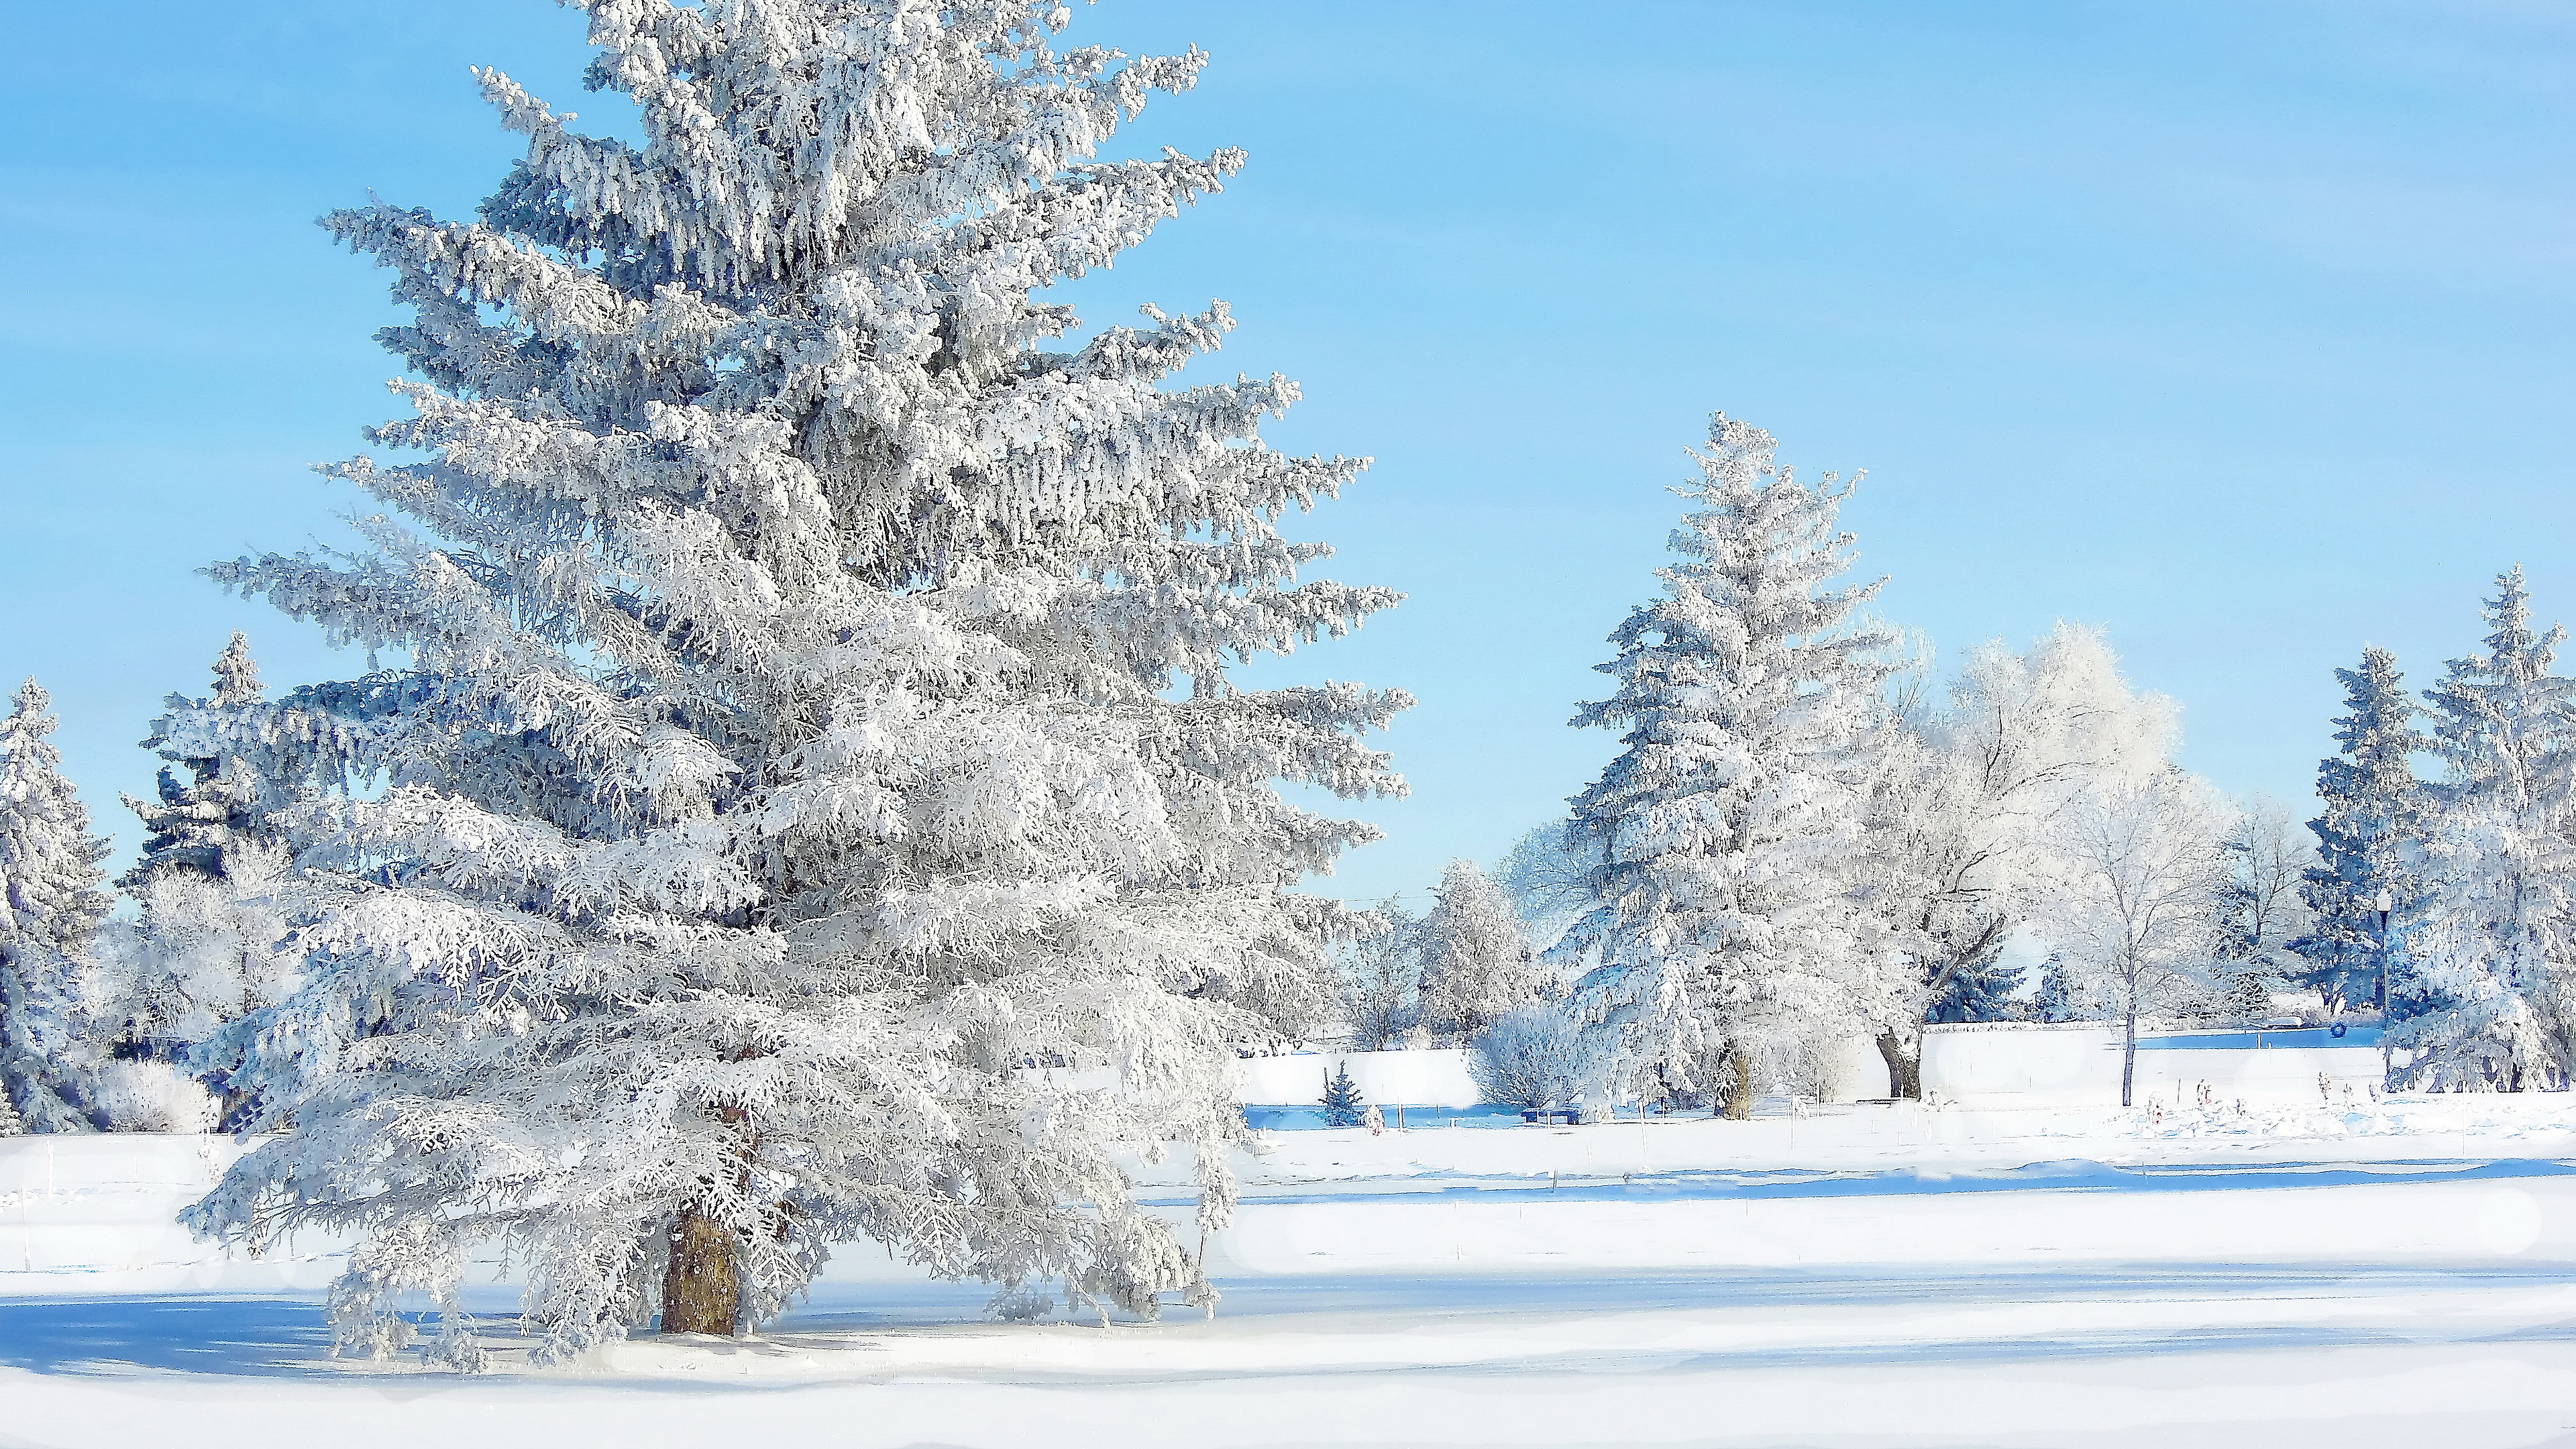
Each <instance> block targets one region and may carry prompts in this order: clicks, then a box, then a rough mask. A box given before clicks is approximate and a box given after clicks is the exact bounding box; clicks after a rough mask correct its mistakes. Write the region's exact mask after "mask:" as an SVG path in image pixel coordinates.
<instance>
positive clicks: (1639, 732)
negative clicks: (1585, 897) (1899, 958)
mask: <svg viewBox="0 0 2576 1449" xmlns="http://www.w3.org/2000/svg"><path fill="white" fill-rule="evenodd" d="M1774 450H1775V444H1774V443H1773V441H1772V438H1771V435H1770V434H1768V433H1766V432H1763V431H1762V430H1761V429H1759V428H1755V427H1752V426H1750V425H1748V424H1746V423H1743V422H1740V421H1737V420H1736V419H1733V418H1729V417H1727V416H1726V415H1725V414H1723V413H1720V414H1718V415H1717V416H1716V417H1715V418H1714V419H1713V420H1712V422H1711V424H1710V428H1709V446H1708V450H1707V451H1706V452H1705V453H1701V454H1697V455H1696V456H1697V457H1698V460H1699V463H1700V467H1701V478H1700V481H1699V482H1698V483H1697V484H1695V485H1694V486H1691V487H1688V488H1683V489H1679V490H1676V491H1678V492H1679V493H1680V494H1681V496H1682V497H1684V498H1685V499H1687V500H1689V503H1690V512H1689V513H1688V514H1686V515H1685V516H1684V518H1683V520H1682V526H1681V527H1680V528H1678V529H1676V530H1675V531H1674V532H1673V535H1672V539H1671V547H1672V550H1673V552H1674V553H1676V554H1678V555H1680V559H1679V561H1677V562H1675V563H1672V564H1669V565H1666V566H1665V567H1664V568H1662V569H1659V570H1657V575H1658V577H1660V578H1661V579H1662V580H1663V586H1664V588H1663V596H1662V597H1660V598H1658V599H1655V600H1653V601H1651V602H1649V603H1646V604H1643V605H1640V606H1639V607H1638V608H1637V609H1636V610H1635V611H1633V612H1632V613H1630V614H1629V616H1628V618H1627V619H1626V620H1625V621H1624V622H1623V623H1621V624H1620V626H1619V628H1618V629H1617V630H1616V631H1615V632H1614V633H1613V634H1612V635H1611V636H1610V639H1611V642H1612V643H1613V644H1614V645H1616V646H1617V647H1618V651H1619V652H1618V655H1617V657H1616V658H1614V659H1612V660H1611V661H1610V662H1608V663H1606V664H1602V665H1600V666H1598V668H1600V669H1601V671H1602V672H1604V673H1606V674H1609V675H1611V676H1612V677H1613V678H1615V679H1617V680H1618V682H1619V687H1618V689H1617V691H1616V692H1614V693H1613V694H1612V695H1611V696H1610V697H1609V698H1608V699H1605V700H1602V701H1600V702H1598V703H1595V704H1588V705H1585V706H1584V707H1583V708H1582V710H1581V711H1580V712H1578V713H1577V714H1576V715H1575V716H1574V720H1573V723H1574V724H1576V725H1578V726H1589V727H1597V728H1603V729H1613V730H1618V731H1621V732H1622V739H1621V746H1622V748H1621V750H1620V753H1619V755H1618V757H1617V758H1616V759H1614V760H1613V761H1612V762H1611V764H1610V765H1609V767H1608V768H1607V769H1605V770H1604V771H1603V772H1602V774H1601V776H1600V778H1599V779H1597V780H1595V781H1594V782H1593V783H1592V784H1591V785H1590V786H1588V787H1586V788H1585V790H1584V791H1583V792H1582V793H1581V794H1580V795H1577V796H1575V797H1574V799H1573V801H1572V802H1571V803H1572V806H1573V823H1572V826H1571V831H1572V836H1573V838H1574V839H1575V840H1576V841H1578V842H1581V843H1582V844H1583V845H1584V846H1585V847H1586V848H1588V849H1596V850H1598V851H1599V855H1600V860H1601V867H1600V892H1599V897H1598V899H1599V901H1600V904H1599V905H1598V906H1597V907H1595V908H1594V909H1593V910H1592V911H1591V912H1589V913H1588V914H1586V915H1585V916H1584V917H1583V918H1582V919H1581V920H1580V921H1578V922H1577V923H1576V924H1575V925H1574V926H1573V927H1572V928H1570V929H1569V930H1568V931H1567V933H1566V935H1565V937H1564V938H1563V939H1562V940H1560V941H1559V942H1558V944H1557V946H1556V947H1555V952H1554V954H1556V955H1557V956H1558V957H1559V958H1560V959H1569V960H1572V959H1582V958H1583V956H1584V954H1585V953H1588V952H1592V951H1598V952H1599V959H1600V962H1601V964H1600V965H1599V966H1598V967H1596V968H1595V969H1594V970H1593V971H1592V972H1590V973H1589V974H1588V975H1587V977H1586V978H1585V980H1586V983H1587V995H1588V996H1589V997H1590V999H1591V1002H1592V1006H1591V1008H1590V1009H1591V1010H1592V1011H1593V1012H1595V1013H1596V1014H1597V1015H1598V1016H1599V1017H1600V1018H1601V1019H1603V1020H1604V1021H1605V1023H1606V1024H1608V1025H1610V1026H1611V1027H1613V1028H1615V1029H1616V1030H1618V1031H1619V1032H1620V1033H1621V1035H1622V1037H1623V1046H1624V1050H1625V1071H1626V1073H1627V1075H1628V1076H1629V1077H1630V1078H1631V1079H1632V1080H1635V1081H1637V1082H1639V1083H1640V1084H1643V1083H1645V1082H1647V1081H1649V1080H1653V1081H1655V1082H1656V1083H1658V1084H1659V1086H1660V1087H1661V1088H1663V1089H1665V1090H1670V1089H1672V1088H1680V1089H1683V1090H1690V1089H1693V1088H1697V1089H1699V1090H1703V1091H1705V1090H1710V1089H1711V1088H1712V1087H1719V1089H1720V1090H1722V1091H1723V1093H1724V1095H1725V1097H1726V1100H1727V1102H1728V1104H1729V1106H1728V1110H1730V1111H1732V1112H1735V1113H1737V1114H1739V1115H1741V1114H1744V1113H1748V1112H1750V1110H1751V1106H1752V1089H1753V1086H1754V1080H1753V1078H1754V1073H1755V1072H1756V1071H1757V1069H1758V1064H1759V1062H1760V1061H1761V1060H1763V1059H1767V1058H1770V1057H1773V1056H1777V1055H1782V1054H1793V1053H1794V1052H1795V1051H1797V1050H1798V1048H1799V1047H1800V1045H1801V1044H1802V1043H1804V1042H1806V1041H1807V1040H1809V1039H1811V1038H1813V1037H1814V1036H1816V1035H1818V1034H1821V1033H1823V1032H1827V1031H1831V1030H1835V1029H1838V1028H1849V1027H1857V1026H1858V1025H1859V1024H1860V1023H1861V1022H1863V1021H1867V1020H1870V1019H1872V1018H1873V1017H1874V1016H1875V1015H1876V1014H1877V1013H1876V1010H1875V1003H1874V1002H1873V1001H1871V1000H1870V999H1869V993H1870V992H1871V990H1872V989H1873V985H1874V981H1875V978H1876V977H1877V976H1878V975H1879V974H1880V968H1879V965H1878V963H1877V961H1876V956H1877V954H1878V953H1880V952H1882V951H1883V950H1885V949H1886V946H1885V943H1884V942H1883V941H1882V940H1881V939H1880V938H1881V935H1882V934H1883V933H1882V932H1881V931H1880V930H1879V929H1878V928H1877V924H1876V922H1875V920H1874V919H1873V918H1872V917H1871V915H1870V913H1869V912H1868V911H1867V910H1865V909H1862V908H1860V907H1859V906H1858V905H1857V903H1856V897H1855V893H1854V892H1855V886H1856V884H1857V882H1856V880H1855V876H1856V873H1857V872H1856V865H1857V862H1858V861H1859V860H1860V858H1861V855H1862V852H1863V850H1864V848H1865V846H1866V844H1867V842H1866V840H1865V838H1864V837H1865V829H1864V826H1865V823H1866V820H1867V815H1868V809H1869V801H1870V794H1871V790H1872V777H1873V771H1874V770H1875V768H1876V760H1875V757H1874V751H1875V748H1876V746H1877V744H1878V743H1879V740H1880V736H1881V733H1882V732H1883V731H1884V730H1885V729H1886V727H1887V722H1888V721H1887V716H1888V711H1887V709H1886V707H1885V703H1884V701H1883V699H1882V697H1881V693H1880V686H1881V685H1882V684H1883V683H1884V682H1885V681H1886V680H1887V678H1888V677H1889V675H1890V674H1891V673H1892V672H1893V670H1894V668H1895V664H1894V663H1893V662H1892V657H1891V654H1892V646H1893V645H1894V642H1895V641H1894V637H1893V636H1892V635H1891V634H1890V633H1889V632H1888V631H1886V630H1884V629H1881V628H1878V627H1876V626H1874V625H1871V624H1869V623H1866V622H1864V621H1863V620H1862V619H1861V618H1860V617H1859V611H1860V609H1861V607H1862V605H1864V604H1866V603H1867V602H1868V601H1869V599H1870V598H1871V597H1873V596H1874V595H1875V594H1876V593H1877V592H1878V589H1879V587H1880V585H1879V583H1875V582H1873V583H1861V584H1837V583H1836V582H1835V580H1836V579H1838V578H1840V577H1841V576H1842V575H1843V574H1844V573H1845V572H1846V571H1847V570H1848V569H1849V567H1850V563H1851V544H1852V539H1851V536H1850V535H1849V534H1846V533H1842V532H1839V531H1837V528H1836V524H1835V516H1836V513H1837V510H1838V509H1839V508H1840V507H1841V504H1842V501H1843V499H1844V498H1846V497H1848V496H1849V494H1850V491H1851V484H1848V483H1838V482H1837V481H1836V480H1835V478H1834V477H1833V475H1831V474H1827V475H1826V476H1825V478H1824V479H1823V480H1822V481H1821V482H1820V483H1818V484H1814V485H1810V484H1807V483H1804V482H1801V481H1800V480H1799V479H1798V478H1797V477H1796V476H1795V475H1794V474H1793V473H1792V472H1791V471H1790V470H1788V469H1786V468H1781V467H1776V466H1775V465H1774V464H1773V462H1772V455H1773V452H1774ZM1721 1060H1723V1061H1724V1063H1725V1066H1724V1067H1723V1069H1722V1070H1723V1071H1724V1072H1725V1073H1726V1074H1727V1075H1730V1076H1732V1077H1733V1078H1734V1080H1733V1082H1732V1083H1729V1084H1724V1085H1722V1086H1720V1084H1717V1083H1714V1082H1712V1080H1711V1074H1712V1072H1713V1071H1716V1070H1720V1067H1719V1063H1720V1062H1721Z"/></svg>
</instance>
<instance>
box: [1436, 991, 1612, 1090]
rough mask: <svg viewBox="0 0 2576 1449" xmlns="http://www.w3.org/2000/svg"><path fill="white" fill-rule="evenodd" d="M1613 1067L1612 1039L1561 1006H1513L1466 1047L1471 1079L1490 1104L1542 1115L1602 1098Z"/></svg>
mask: <svg viewBox="0 0 2576 1449" xmlns="http://www.w3.org/2000/svg"><path fill="white" fill-rule="evenodd" d="M1610 1063H1611V1051H1610V1042H1609V1040H1608V1039H1607V1038H1606V1037H1605V1036H1604V1035H1602V1034H1601V1033H1598V1032H1595V1031H1592V1030H1589V1029H1587V1028H1586V1026H1585V1024H1584V1022H1583V1021H1582V1019H1581V1018H1580V1017H1579V1016H1578V1015H1577V1013H1576V1012H1575V1011H1574V1010H1572V1009H1571V1008H1569V1007H1568V1006H1567V1005H1565V1004H1564V1003H1561V1002H1553V1001H1538V1002H1532V1003H1530V1004H1529V1005H1526V1006H1518V1007H1514V1008H1513V1009H1512V1010H1510V1011H1507V1012H1504V1013H1503V1014H1502V1015H1501V1016H1499V1017H1496V1018H1495V1019H1494V1020H1493V1021H1492V1022H1491V1023H1490V1024H1488V1025H1487V1026H1486V1027H1485V1029H1484V1030H1482V1031H1480V1032H1478V1033H1476V1035H1475V1036H1474V1037H1473V1038H1472V1039H1470V1041H1469V1042H1468V1045H1467V1075H1468V1076H1469V1078H1471V1079H1472V1080H1473V1081H1474V1082H1475V1083H1476V1090H1477V1091H1478V1092H1479V1093H1480V1094H1482V1096H1483V1097H1484V1099H1485V1100H1486V1101H1488V1102H1492V1103H1495V1104H1497V1105H1499V1106H1505V1107H1518V1108H1520V1109H1522V1110H1523V1111H1544V1110H1546V1109H1547V1108H1550V1107H1561V1106H1565V1105H1568V1104H1570V1103H1572V1102H1574V1101H1575V1100H1577V1099H1578V1098H1583V1097H1587V1096H1593V1095H1598V1094H1599V1093H1600V1091H1601V1090H1602V1084H1603V1078H1604V1077H1605V1076H1606V1075H1607V1072H1608V1069H1609V1067H1610Z"/></svg>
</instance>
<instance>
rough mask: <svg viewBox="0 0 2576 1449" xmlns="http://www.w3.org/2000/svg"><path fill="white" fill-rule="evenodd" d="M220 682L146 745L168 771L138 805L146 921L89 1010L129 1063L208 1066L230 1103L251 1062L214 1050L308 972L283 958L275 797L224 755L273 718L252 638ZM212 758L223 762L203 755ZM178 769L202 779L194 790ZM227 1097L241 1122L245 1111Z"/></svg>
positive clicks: (239, 760)
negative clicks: (236, 1024)
mask: <svg viewBox="0 0 2576 1449" xmlns="http://www.w3.org/2000/svg"><path fill="white" fill-rule="evenodd" d="M214 676H215V679H214V691H213V693H212V694H211V695H209V696H208V697H206V698H204V699H191V698H188V697H186V696H184V695H177V694H174V695H171V696H170V698H169V701H168V709H167V711H166V712H165V713H164V714H163V715H162V716H161V717H160V718H159V719H157V720H155V721H154V722H153V731H152V735H151V737H150V738H148V739H146V740H145V741H144V744H145V745H146V746H147V747H150V748H154V749H157V750H159V751H160V753H161V756H162V758H163V759H164V760H166V761H168V762H169V763H168V764H165V765H164V766H163V767H162V770H161V787H160V792H159V798H158V800H157V801H144V800H138V799H136V798H134V797H133V796H131V795H128V796H126V797H125V804H126V807H127V808H128V809H130V810H132V811H133V812H134V813H135V815H136V816H137V817H139V818H140V819H141V820H142V822H143V828H144V844H143V854H142V858H141V859H140V860H138V861H137V862H136V864H135V866H134V868H133V869H132V870H129V871H127V872H126V873H125V874H124V875H123V876H122V877H120V878H119V880H118V882H117V883H118V884H119V885H121V886H123V887H124V888H125V890H126V893H127V894H128V895H130V896H132V897H133V899H134V901H135V902H136V904H137V906H138V907H139V910H138V912H137V913H136V916H135V919H134V920H133V921H132V922H131V923H130V924H129V923H124V922H119V923H116V924H114V925H111V926H110V927H109V929H108V930H107V932H105V933H104V934H103V935H102V937H101V939H100V945H99V951H98V953H97V966H96V969H95V970H94V971H93V972H92V973H91V974H90V976H89V979H88V982H87V984H86V986H85V989H84V992H83V996H84V1003H83V1009H84V1012H85V1014H86V1015H87V1017H88V1019H89V1021H90V1023H91V1029H92V1030H93V1031H94V1032H97V1033H99V1034H100V1035H101V1036H102V1037H103V1038H104V1039H105V1040H106V1041H107V1042H108V1043H109V1045H110V1049H111V1050H112V1051H113V1052H114V1054H115V1055H117V1056H118V1057H120V1058H126V1059H149V1060H156V1061H167V1062H173V1063H177V1062H180V1061H181V1060H182V1059H183V1058H196V1057H202V1058H204V1059H203V1060H194V1061H193V1062H192V1065H193V1069H194V1070H196V1071H197V1072H198V1073H199V1074H200V1075H201V1076H203V1077H205V1078H206V1079H207V1080H208V1081H209V1083H210V1084H211V1085H213V1086H215V1087H216V1088H217V1089H219V1090H220V1089H223V1088H224V1087H226V1086H227V1085H228V1083H229V1081H230V1078H231V1074H232V1072H233V1071H234V1070H236V1069H237V1068H238V1067H239V1065H240V1055H241V1054H240V1051H239V1050H237V1049H228V1048H224V1047H218V1046H211V1045H210V1043H211V1041H212V1039H213V1038H214V1037H215V1036H216V1035H217V1034H218V1033H220V1032H221V1031H222V1030H223V1028H224V1026H225V1025H226V1024H227V1023H229V1022H232V1021H234V1020H236V1019H238V1018H239V1017H241V1016H242V1015H244V1014H245V1013H247V1012H250V1011H252V1010H255V1009H257V1008H259V1007H262V1006H271V1005H275V1004H277V1003H279V1002H281V1001H283V1000H285V999H286V997H287V995H288V994H289V993H290V991H291V990H292V987H293V984H294V981H295V979H296V970H295V966H296V961H295V956H294V954H293V953H292V952H290V951H287V950H284V949H282V948H281V944H280V943H281V942H282V941H283V939H284V938H285V937H286V935H287V934H288V932H289V930H290V925H289V922H288V920H287V918H286V915H285V913H284V911H283V909H282V906H281V903H280V898H279V894H278V892H279V890H280V888H281V887H282V886H283V885H284V883H285V881H286V879H287V876H288V874H289V867H288V862H287V860H286V856H285V852H284V850H283V849H282V848H281V847H280V845H279V844H278V842H277V839H276V832H275V830H274V829H272V828H271V827H270V826H268V825H267V824H266V823H265V821H264V820H263V818H262V814H261V812H262V810H263V808H264V802H265V801H266V800H268V799H269V798H270V796H271V795H272V794H273V793H275V786H274V784H273V783H272V782H269V781H265V780H263V779H261V778H259V777H257V776H255V775H254V774H252V772H251V770H250V767H249V764H248V762H247V761H246V760H245V759H244V758H243V757H242V756H241V755H240V754H238V753H235V752H232V751H228V750H224V749H222V747H221V744H220V741H221V740H222V739H223V738H224V737H225V736H226V735H227V734H231V733H234V732H237V731H242V730H246V729H255V728H257V725H258V720H259V719H260V718H273V716H272V712H270V711H268V710H266V709H265V708H264V702H263V700H262V697H261V696H262V690H261V686H260V679H259V668H258V666H257V665H256V664H255V663H253V662H252V660H251V656H250V641H249V640H248V638H246V637H245V636H244V635H242V634H239V633H235V634H234V635H233V637H232V642H231V644H230V645H229V646H227V647H226V648H225V650H224V652H223V654H222V655H221V656H220V657H219V658H217V659H216V660H215V665H214ZM209 722H220V723H219V724H218V725H217V726H216V727H212V728H210V727H208V726H209ZM205 750H212V751H215V753H199V751H205ZM172 766H176V767H178V768H181V769H185V770H186V771H187V772H188V773H189V776H190V781H189V783H188V784H186V785H181V784H180V783H179V782H178V781H177V779H176V778H175V777H174V776H173V774H172V768H171V767H172ZM129 1095H131V1094H129ZM228 1095H229V1096H230V1097H231V1101H230V1104H229V1111H230V1113H232V1114H236V1115H237V1114H238V1112H239V1111H240V1110H241V1108H242V1107H243V1106H244V1103H243V1102H242V1101H241V1099H240V1097H239V1096H238V1094H228ZM161 1115H163V1116H167V1115H169V1114H168V1113H166V1112H165V1113H162V1114H161ZM228 1125H229V1124H228Z"/></svg>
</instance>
